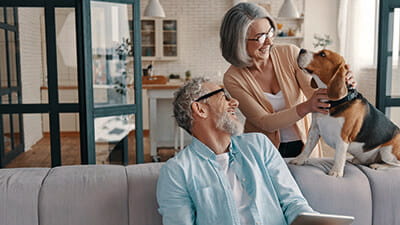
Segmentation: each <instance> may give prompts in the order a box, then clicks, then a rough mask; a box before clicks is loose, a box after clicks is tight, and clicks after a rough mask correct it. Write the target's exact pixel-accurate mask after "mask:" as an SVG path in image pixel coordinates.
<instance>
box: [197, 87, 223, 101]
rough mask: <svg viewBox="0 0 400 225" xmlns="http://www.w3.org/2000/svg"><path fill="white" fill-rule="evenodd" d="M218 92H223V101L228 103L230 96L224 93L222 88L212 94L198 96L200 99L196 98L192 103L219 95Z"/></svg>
mask: <svg viewBox="0 0 400 225" xmlns="http://www.w3.org/2000/svg"><path fill="white" fill-rule="evenodd" d="M220 92H224V96H225V99H226V100H227V101H230V100H231V96H230V95H229V94H228V93H227V92H226V91H225V89H224V88H221V89H218V90H215V91H212V92H210V93H208V94H205V95H203V96H200V97H198V98H197V99H196V100H194V101H195V102H199V101H201V100H204V99H206V98H209V97H211V96H213V95H216V94H218V93H220Z"/></svg>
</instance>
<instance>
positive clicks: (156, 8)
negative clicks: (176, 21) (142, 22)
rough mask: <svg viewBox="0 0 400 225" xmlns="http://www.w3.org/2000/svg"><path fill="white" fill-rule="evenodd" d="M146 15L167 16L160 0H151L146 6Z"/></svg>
mask: <svg viewBox="0 0 400 225" xmlns="http://www.w3.org/2000/svg"><path fill="white" fill-rule="evenodd" d="M144 16H147V17H157V18H163V17H165V12H164V9H163V7H162V6H161V4H160V1H159V0H149V3H148V4H147V6H146V8H145V9H144Z"/></svg>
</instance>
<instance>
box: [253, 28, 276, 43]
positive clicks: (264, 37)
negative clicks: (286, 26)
mask: <svg viewBox="0 0 400 225" xmlns="http://www.w3.org/2000/svg"><path fill="white" fill-rule="evenodd" d="M274 31H275V29H274V27H271V28H269V30H268V31H267V33H262V34H261V35H260V36H259V37H258V38H253V39H247V40H248V41H258V43H259V44H264V42H265V40H267V38H272V37H273V36H274Z"/></svg>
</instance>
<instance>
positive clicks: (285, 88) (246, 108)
mask: <svg viewBox="0 0 400 225" xmlns="http://www.w3.org/2000/svg"><path fill="white" fill-rule="evenodd" d="M299 51H300V49H299V48H298V47H296V46H294V45H274V46H273V47H272V48H271V54H270V56H271V60H272V63H273V65H274V69H275V74H276V76H277V80H278V83H279V86H280V88H281V90H282V92H283V95H284V97H285V100H286V107H285V109H284V110H282V111H279V112H274V110H273V108H272V105H271V104H270V102H269V101H268V100H267V98H266V97H265V96H264V93H263V90H262V89H261V87H260V85H259V84H258V82H257V81H256V80H255V79H254V76H253V75H252V74H251V72H250V71H249V70H248V68H237V67H235V66H230V67H229V68H228V70H227V71H226V72H225V74H224V80H223V82H224V86H225V88H226V89H227V90H228V92H229V93H230V94H231V95H232V97H234V98H236V99H237V100H238V101H239V109H240V111H241V112H242V113H243V114H244V115H245V117H246V123H245V132H261V133H264V134H265V135H267V136H268V137H269V139H270V140H271V141H272V143H273V144H274V145H275V146H276V147H279V144H280V135H279V128H284V127H288V126H291V125H294V128H295V130H296V131H297V133H298V135H299V136H300V138H301V140H302V141H303V143H305V141H306V137H307V133H308V129H309V127H310V125H311V116H310V115H311V114H309V115H307V116H306V117H304V118H301V117H300V116H299V115H298V114H297V110H296V107H295V106H296V105H298V104H300V103H302V102H304V101H305V100H306V97H311V96H312V94H313V92H314V91H315V90H314V89H312V88H311V86H310V81H311V76H309V75H307V74H304V73H303V71H302V70H300V68H299V67H298V65H297V56H298V54H299ZM320 149H321V148H320V147H319V146H318V151H314V154H313V156H314V157H322V151H321V150H320Z"/></svg>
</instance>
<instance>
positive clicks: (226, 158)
mask: <svg viewBox="0 0 400 225" xmlns="http://www.w3.org/2000/svg"><path fill="white" fill-rule="evenodd" d="M173 104H174V116H175V118H176V121H177V123H178V125H179V126H180V127H182V128H184V129H185V130H186V131H188V132H189V133H190V134H192V135H193V141H192V143H191V144H190V145H188V146H187V147H186V148H185V149H183V150H182V151H181V152H180V153H179V154H178V155H176V156H175V157H174V158H172V159H170V160H169V161H168V162H167V163H166V164H165V165H164V166H163V167H162V169H161V171H160V177H159V180H158V185H157V200H158V204H159V206H160V208H159V212H160V213H161V215H162V216H163V224H164V225H170V224H171V225H172V224H173V225H178V224H209V225H223V224H226V225H239V224H241V225H243V224H268V225H286V224H290V223H291V222H292V221H293V220H294V218H295V217H296V216H297V215H298V214H299V213H300V212H313V210H312V209H311V207H310V206H309V205H308V203H307V201H306V200H305V199H304V197H303V196H302V194H301V192H300V190H299V188H298V186H297V184H296V183H295V181H294V179H293V177H292V176H291V174H290V172H289V170H288V168H287V166H286V163H285V162H284V161H283V159H282V158H281V157H280V155H279V152H278V151H277V150H276V148H275V147H274V146H273V144H272V143H271V142H270V141H269V140H268V138H266V136H264V135H263V134H257V133H249V134H241V133H242V131H243V125H242V123H241V122H240V121H239V120H238V118H237V116H236V109H237V107H238V105H239V104H238V101H237V100H236V99H233V98H231V97H230V96H229V95H228V94H227V93H226V92H225V91H224V89H221V88H220V87H219V86H217V85H215V84H213V83H211V82H209V81H208V80H206V79H204V78H195V79H193V80H191V81H190V82H188V83H187V84H186V85H185V86H183V87H182V88H181V89H180V90H179V91H178V92H177V93H176V96H175V100H174V103H173Z"/></svg>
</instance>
